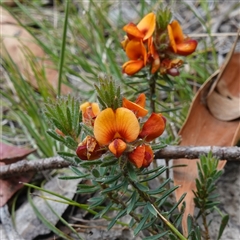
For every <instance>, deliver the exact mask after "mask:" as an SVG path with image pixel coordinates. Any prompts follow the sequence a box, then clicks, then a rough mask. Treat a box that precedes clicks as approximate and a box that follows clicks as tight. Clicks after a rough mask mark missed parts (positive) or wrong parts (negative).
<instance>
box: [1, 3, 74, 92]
mask: <svg viewBox="0 0 240 240" xmlns="http://www.w3.org/2000/svg"><path fill="white" fill-rule="evenodd" d="M0 13H1V19H0V27H1V32H2V35H1V38H0V44H1V46H2V47H1V48H0V55H1V56H2V57H3V58H4V59H7V58H8V56H10V57H11V59H12V60H13V62H14V63H15V64H16V65H17V67H18V69H19V71H20V73H21V74H22V75H23V76H24V77H25V79H26V80H27V81H28V82H29V83H30V84H31V85H32V86H33V87H34V88H35V89H38V85H39V80H37V79H36V77H35V73H34V72H36V73H38V72H39V73H42V71H43V69H44V70H45V75H46V79H47V81H45V82H44V84H48V85H49V86H48V87H47V88H48V89H49V91H50V92H52V93H54V91H56V89H57V87H58V71H57V70H56V69H55V66H54V64H53V62H52V61H51V60H50V59H49V57H48V56H47V55H46V54H45V52H44V51H43V49H42V48H41V47H40V46H39V45H38V44H37V43H36V42H35V39H34V38H33V37H32V35H31V34H30V33H29V32H28V31H27V30H26V29H24V28H23V27H21V26H20V25H19V24H18V22H17V21H16V19H15V18H13V17H12V15H10V13H9V12H8V11H6V10H5V9H3V8H2V7H1V6H0ZM33 63H34V64H33ZM39 76H41V75H40V74H39ZM42 81H44V79H42ZM41 84H42V83H41ZM61 91H62V94H64V95H66V94H68V93H70V92H71V91H72V90H71V88H70V87H68V86H66V85H62V87H61Z"/></svg>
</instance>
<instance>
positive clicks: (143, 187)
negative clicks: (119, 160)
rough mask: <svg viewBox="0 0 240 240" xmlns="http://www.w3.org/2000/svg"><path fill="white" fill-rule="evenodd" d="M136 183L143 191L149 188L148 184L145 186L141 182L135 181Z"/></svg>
mask: <svg viewBox="0 0 240 240" xmlns="http://www.w3.org/2000/svg"><path fill="white" fill-rule="evenodd" d="M135 184H136V186H137V188H138V189H139V190H141V191H142V192H147V191H148V190H149V188H148V187H147V186H144V185H143V184H141V183H137V182H136V183H135Z"/></svg>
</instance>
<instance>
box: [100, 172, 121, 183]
mask: <svg viewBox="0 0 240 240" xmlns="http://www.w3.org/2000/svg"><path fill="white" fill-rule="evenodd" d="M121 176H122V173H119V174H118V175H116V176H113V177H112V176H111V177H108V178H107V179H106V180H105V181H104V182H103V183H105V184H110V183H113V182H115V181H117V180H118V179H119V178H120V177H121Z"/></svg>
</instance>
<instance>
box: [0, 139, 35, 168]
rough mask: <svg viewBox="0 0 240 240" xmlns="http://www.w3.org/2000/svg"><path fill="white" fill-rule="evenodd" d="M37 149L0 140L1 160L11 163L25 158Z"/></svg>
mask: <svg viewBox="0 0 240 240" xmlns="http://www.w3.org/2000/svg"><path fill="white" fill-rule="evenodd" d="M35 151H36V149H29V148H22V147H17V146H12V145H8V144H5V143H2V142H0V162H4V163H5V164H11V163H14V162H17V161H19V160H22V159H24V158H25V157H27V156H28V155H29V154H31V153H33V152H35Z"/></svg>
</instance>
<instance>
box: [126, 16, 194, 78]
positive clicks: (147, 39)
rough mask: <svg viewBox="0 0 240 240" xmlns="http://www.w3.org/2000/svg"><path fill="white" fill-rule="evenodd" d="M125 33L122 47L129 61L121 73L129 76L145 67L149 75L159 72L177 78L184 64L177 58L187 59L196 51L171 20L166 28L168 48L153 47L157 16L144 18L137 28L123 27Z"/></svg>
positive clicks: (155, 38) (135, 26) (175, 22)
mask: <svg viewBox="0 0 240 240" xmlns="http://www.w3.org/2000/svg"><path fill="white" fill-rule="evenodd" d="M123 30H124V31H125V32H126V33H127V36H126V37H125V40H124V41H122V43H121V44H122V47H123V49H124V50H125V52H126V55H127V57H128V58H129V61H127V62H126V63H124V64H123V66H122V71H123V73H126V74H128V75H134V74H135V73H137V72H139V71H140V70H141V69H142V68H144V67H145V66H146V65H149V66H150V69H151V73H152V74H153V73H155V72H157V71H158V70H159V71H160V73H161V74H166V73H168V74H170V75H173V76H174V75H178V68H179V67H180V66H181V65H182V64H183V61H182V60H180V59H178V58H176V55H180V56H187V55H189V54H191V53H193V52H194V51H195V49H196V47H197V41H195V40H193V39H191V38H189V37H187V36H185V35H184V34H183V32H182V28H181V26H180V24H179V23H178V22H177V21H176V20H174V21H172V22H171V23H170V24H168V26H167V29H166V31H167V33H168V34H167V35H168V38H167V41H166V43H167V45H168V47H167V48H164V50H157V49H160V48H159V46H156V42H157V39H159V38H160V36H158V35H157V34H156V32H158V31H156V16H155V14H154V13H149V14H147V15H146V16H145V17H144V18H143V19H142V20H141V21H140V22H139V23H138V24H137V25H135V24H133V23H129V24H127V25H125V26H124V27H123Z"/></svg>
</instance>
